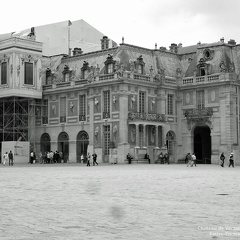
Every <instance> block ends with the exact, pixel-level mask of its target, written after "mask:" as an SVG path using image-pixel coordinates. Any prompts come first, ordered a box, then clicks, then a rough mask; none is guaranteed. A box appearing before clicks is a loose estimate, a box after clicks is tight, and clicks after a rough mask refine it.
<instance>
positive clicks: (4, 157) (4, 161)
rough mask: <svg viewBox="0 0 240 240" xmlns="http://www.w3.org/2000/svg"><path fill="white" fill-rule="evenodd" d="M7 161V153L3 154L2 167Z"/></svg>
mask: <svg viewBox="0 0 240 240" xmlns="http://www.w3.org/2000/svg"><path fill="white" fill-rule="evenodd" d="M7 161H8V152H6V153H4V154H3V166H5V165H6V162H7Z"/></svg>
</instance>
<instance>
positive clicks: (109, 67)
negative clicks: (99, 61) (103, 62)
mask: <svg viewBox="0 0 240 240" xmlns="http://www.w3.org/2000/svg"><path fill="white" fill-rule="evenodd" d="M107 73H108V74H109V73H113V64H112V63H109V64H108V65H107Z"/></svg>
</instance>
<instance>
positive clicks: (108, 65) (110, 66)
mask: <svg viewBox="0 0 240 240" xmlns="http://www.w3.org/2000/svg"><path fill="white" fill-rule="evenodd" d="M115 63H116V61H114V60H113V56H112V55H111V54H108V57H107V60H106V61H105V62H104V64H105V73H106V74H110V73H113V72H114V68H115Z"/></svg>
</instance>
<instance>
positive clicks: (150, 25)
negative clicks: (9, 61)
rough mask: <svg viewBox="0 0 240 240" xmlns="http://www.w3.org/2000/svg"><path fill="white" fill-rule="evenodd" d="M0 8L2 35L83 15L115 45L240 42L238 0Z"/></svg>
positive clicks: (75, 0) (129, 0)
mask: <svg viewBox="0 0 240 240" xmlns="http://www.w3.org/2000/svg"><path fill="white" fill-rule="evenodd" d="M1 9H2V11H1V14H0V21H1V24H0V34H4V33H10V32H17V31H21V30H24V29H27V28H31V27H36V26H41V25H45V24H51V23H56V22H61V21H66V20H70V21H76V20H80V19H83V20H84V21H86V22H87V23H88V24H90V25H91V26H92V27H94V28H96V29H97V30H98V31H100V32H101V33H103V34H104V35H106V36H108V37H109V38H110V39H112V40H113V41H115V42H116V43H117V44H120V43H121V42H122V37H124V42H125V43H127V44H132V45H136V46H140V47H144V48H150V49H154V48H155V44H157V47H158V48H159V47H162V46H163V47H166V48H169V46H170V45H171V43H176V44H179V43H182V45H183V46H190V45H195V44H197V43H198V42H199V41H200V42H201V43H212V42H218V41H220V38H222V37H224V39H225V42H228V41H229V40H230V39H234V40H235V41H236V42H237V44H240V31H239V30H240V27H239V26H240V14H239V13H240V1H239V0H228V1H223V0H201V1H200V0H118V1H116V0H87V1H86V0H67V1H64V2H63V1H61V0H48V1H46V0H40V1H34V0H22V1H19V0H7V1H3V2H1ZM3 9H4V10H3Z"/></svg>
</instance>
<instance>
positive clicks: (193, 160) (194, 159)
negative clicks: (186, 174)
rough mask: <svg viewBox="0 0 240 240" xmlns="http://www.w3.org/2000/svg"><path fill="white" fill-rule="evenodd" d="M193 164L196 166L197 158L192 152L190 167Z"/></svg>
mask: <svg viewBox="0 0 240 240" xmlns="http://www.w3.org/2000/svg"><path fill="white" fill-rule="evenodd" d="M193 165H195V167H196V166H197V158H196V156H195V153H193V154H192V164H191V167H193Z"/></svg>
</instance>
